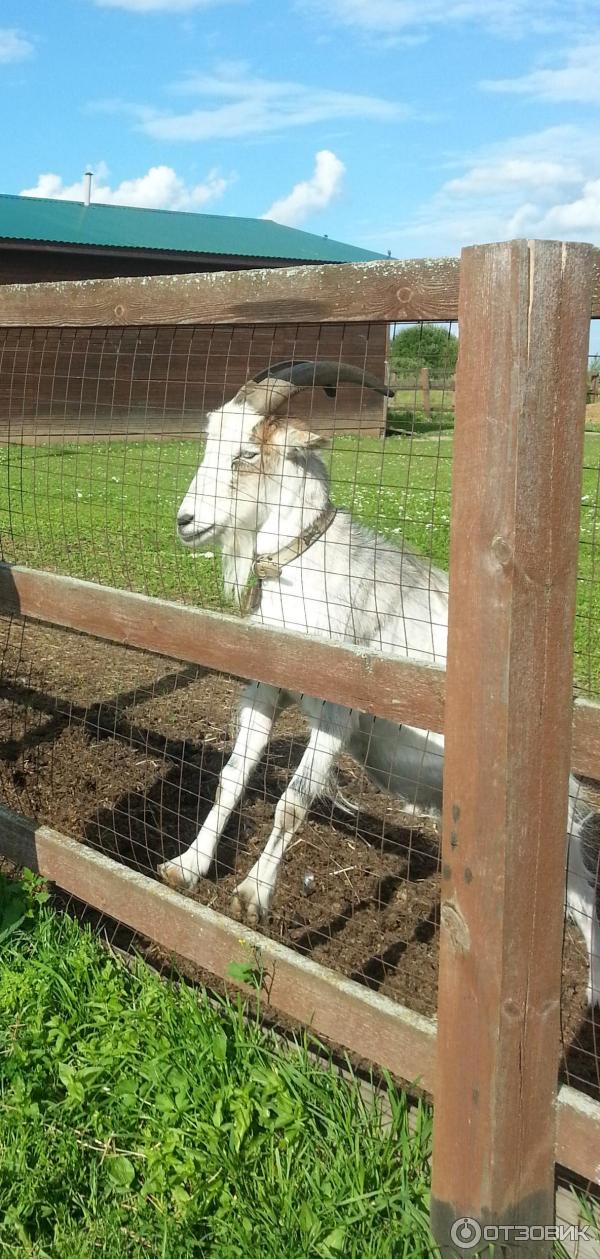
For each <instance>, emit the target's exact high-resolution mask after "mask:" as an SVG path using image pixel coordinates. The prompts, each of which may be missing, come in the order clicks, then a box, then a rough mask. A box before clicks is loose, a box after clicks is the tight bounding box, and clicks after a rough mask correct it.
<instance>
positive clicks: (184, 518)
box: [177, 511, 194, 529]
mask: <svg viewBox="0 0 600 1259" xmlns="http://www.w3.org/2000/svg"><path fill="white" fill-rule="evenodd" d="M193 519H194V513H193V511H180V513H179V515H178V517H177V528H178V529H185V526H186V525H191V523H192V520H193Z"/></svg>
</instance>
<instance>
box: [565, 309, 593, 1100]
mask: <svg viewBox="0 0 600 1259" xmlns="http://www.w3.org/2000/svg"><path fill="white" fill-rule="evenodd" d="M599 326H600V325H599V324H598V322H593V323H592V328H591V334H590V348H591V349H592V347H593V346H594V344H595V343H596V341H597V336H598V327H599ZM599 369H600V359H599V357H598V355H597V354H596V353H594V352H591V353H590V355H589V360H588V375H587V407H586V426H585V439H584V457H583V479H582V491H581V524H580V545H579V564H578V578H577V608H576V617H575V627H574V694H575V696H576V697H581V698H584V699H588V700H593V701H597V700H598V699H600V593H599V592H600V585H599V580H600V578H599V573H598V528H599V522H600V515H599V505H600V390H599V388H598V384H599V374H598V373H599ZM598 779H599V780H600V767H599V773H598ZM580 794H581V799H582V801H584V802H585V803H586V804H588V805H589V806H591V807H592V808H599V807H600V785H599V782H597V781H594V780H592V779H587V778H582V779H581V782H580ZM585 858H586V864H587V866H588V871H589V877H590V878H591V880H592V881H593V882H595V885H596V896H595V901H596V914H597V915H598V916H600V866H599V861H600V846H599V844H598V841H597V838H596V836H595V835H594V836H591V842H590V843H589V844H588V845H587V851H586V853H585ZM584 955H585V948H584V947H583V946H582V941H581V937H580V935H579V933H578V932H577V930H576V929H575V928H574V927H572V926H570V925H567V927H566V931H565V948H564V957H563V1007H562V1022H563V1035H562V1040H563V1062H562V1067H563V1074H564V1078H565V1080H566V1081H567V1082H568V1083H569V1084H572V1085H573V1086H575V1087H577V1088H580V1089H583V1090H584V1091H586V1092H588V1093H591V1094H592V1096H594V1097H596V1098H598V1096H600V1019H599V1018H598V1010H597V1009H596V1010H595V1011H594V1012H592V1011H591V1010H589V1009H586V1008H585V1007H584V1008H583V1010H580V1011H579V1017H578V1012H577V1007H573V1006H572V1005H571V1004H570V1003H569V1001H568V999H567V997H566V994H568V993H569V992H570V991H572V990H573V989H574V988H575V989H576V988H577V980H576V975H577V971H578V968H579V967H580V965H581V958H582V956H584Z"/></svg>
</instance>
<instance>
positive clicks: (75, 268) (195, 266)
mask: <svg viewBox="0 0 600 1259" xmlns="http://www.w3.org/2000/svg"><path fill="white" fill-rule="evenodd" d="M281 265H283V264H282V263H281V261H279V260H272V259H268V258H235V257H233V256H232V257H222V258H215V259H213V260H212V261H210V260H208V259H206V258H202V259H199V257H198V255H197V254H174V255H173V254H171V255H167V254H159V253H156V254H153V253H151V252H149V251H146V252H140V251H138V252H131V253H129V252H128V251H127V250H123V249H115V250H110V249H107V250H105V251H99V252H97V253H92V252H89V253H87V252H85V251H78V250H75V249H71V250H69V249H57V248H55V247H53V246H50V245H49V246H37V247H35V248H33V247H32V248H30V249H28V248H26V247H25V248H22V249H20V248H19V249H17V248H13V246H7V245H6V244H2V242H0V284H40V283H43V282H45V281H47V280H105V279H113V278H115V277H117V276H125V275H182V274H189V273H190V272H193V271H231V270H247V269H248V268H249V267H269V266H273V267H275V266H281ZM286 265H287V264H286Z"/></svg>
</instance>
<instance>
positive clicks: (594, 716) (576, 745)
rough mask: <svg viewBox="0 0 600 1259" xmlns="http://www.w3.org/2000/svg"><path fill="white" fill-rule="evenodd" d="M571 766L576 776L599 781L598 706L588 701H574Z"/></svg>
mask: <svg viewBox="0 0 600 1259" xmlns="http://www.w3.org/2000/svg"><path fill="white" fill-rule="evenodd" d="M571 764H572V767H573V769H574V770H575V772H576V773H577V774H585V775H586V776H587V777H588V778H597V779H600V704H595V703H592V702H591V701H590V700H585V699H578V700H576V701H575V706H574V709H573V743H572V748H571Z"/></svg>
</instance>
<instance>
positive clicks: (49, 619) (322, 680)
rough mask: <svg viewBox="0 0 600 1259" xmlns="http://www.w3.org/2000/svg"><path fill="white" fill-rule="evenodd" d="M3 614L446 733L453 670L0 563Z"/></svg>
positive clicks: (126, 591)
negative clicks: (448, 674)
mask: <svg viewBox="0 0 600 1259" xmlns="http://www.w3.org/2000/svg"><path fill="white" fill-rule="evenodd" d="M0 611H2V612H4V613H17V614H18V615H20V616H28V617H33V618H34V619H35V620H39V621H45V622H46V623H48V624H51V625H61V626H64V627H65V628H67V629H74V630H78V631H80V632H81V633H84V634H93V635H94V636H95V637H96V638H105V639H108V640H109V641H110V642H114V643H123V644H125V645H126V646H130V647H138V648H141V649H142V650H144V651H152V652H156V653H157V654H159V655H161V656H168V657H169V658H170V659H174V660H185V661H189V662H191V663H192V664H199V665H204V666H205V667H206V668H208V669H219V670H223V671H224V672H226V673H233V674H235V675H236V677H241V678H249V679H253V680H255V681H260V682H270V683H272V684H273V685H274V686H281V687H285V688H286V689H287V690H290V691H300V692H303V693H305V694H307V695H314V696H316V697H318V698H319V699H329V700H333V701H335V702H336V703H338V704H345V705H346V706H347V707H348V708H358V709H360V711H361V712H368V713H376V714H377V715H378V716H380V717H387V718H389V719H390V720H391V721H399V722H405V723H407V724H410V725H413V726H420V727H421V728H423V729H426V730H436V731H440V730H441V729H442V722H443V711H444V671H443V669H441V668H438V667H436V666H435V665H426V664H415V663H412V662H411V661H408V660H402V659H393V658H390V657H389V656H384V655H383V654H382V653H381V652H375V651H366V650H362V649H359V648H357V647H343V646H338V645H337V644H334V643H330V642H328V641H327V640H326V639H319V638H313V639H310V640H309V641H308V642H307V639H306V637H305V635H303V634H297V633H294V632H292V631H291V630H275V629H268V628H267V627H263V626H261V625H255V624H251V623H250V622H248V621H243V620H241V619H240V618H239V617H235V616H224V615H221V614H220V613H217V612H205V611H202V610H201V609H199V608H189V607H184V606H182V605H181V604H178V603H170V602H167V600H164V599H153V598H150V597H148V596H147V595H140V594H134V593H132V592H131V591H129V590H114V589H113V588H112V587H109V586H97V585H95V584H94V583H93V582H89V581H80V580H79V579H77V578H75V577H62V576H59V575H57V574H55V573H45V572H38V571H37V570H36V569H30V568H20V567H12V568H11V566H10V565H8V564H0Z"/></svg>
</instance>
